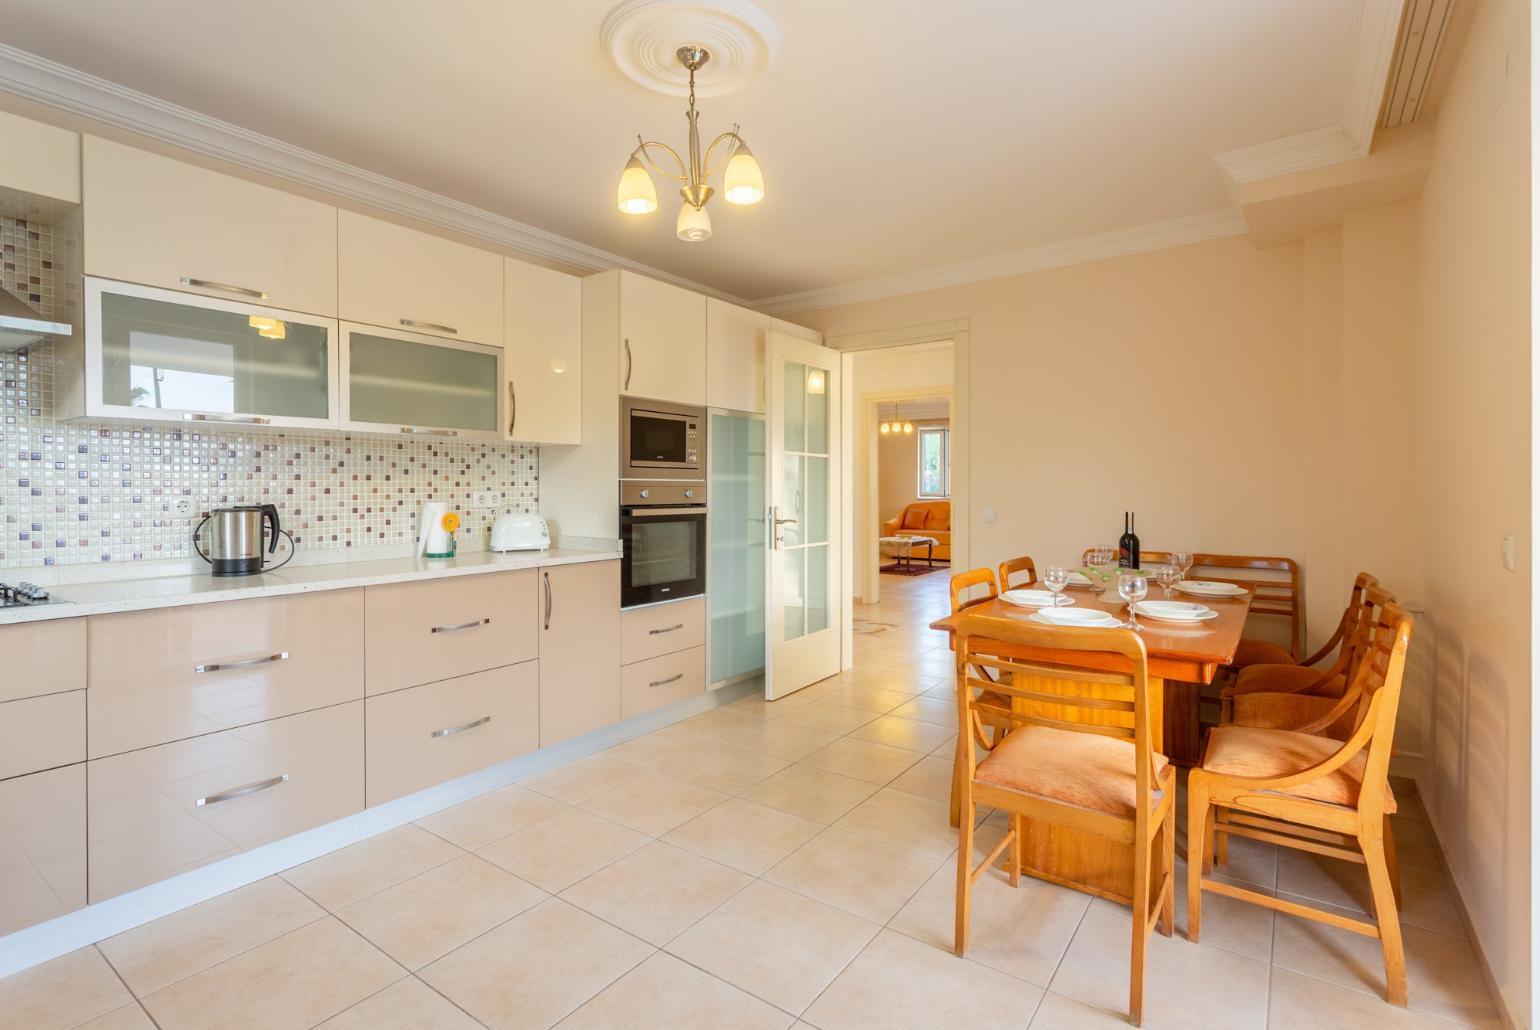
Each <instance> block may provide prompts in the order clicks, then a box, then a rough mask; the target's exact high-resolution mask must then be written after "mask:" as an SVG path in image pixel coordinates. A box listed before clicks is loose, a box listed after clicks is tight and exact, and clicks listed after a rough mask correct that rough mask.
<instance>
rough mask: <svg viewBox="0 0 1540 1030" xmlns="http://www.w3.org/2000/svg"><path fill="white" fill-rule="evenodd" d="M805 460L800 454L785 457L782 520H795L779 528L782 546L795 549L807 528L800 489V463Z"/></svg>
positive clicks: (804, 507) (802, 495)
mask: <svg viewBox="0 0 1540 1030" xmlns="http://www.w3.org/2000/svg"><path fill="white" fill-rule="evenodd" d="M806 460H807V459H806V458H804V457H802V455H800V454H788V455H786V475H785V479H786V484H785V488H784V490H783V491H782V493H781V513H780V517H781V518H783V519H795V520H796V521H795V522H788V523H786V524H785V525H784V526H782V527H780V528H781V538H782V542H783V546H786V547H796V546H797V545H798V544H800V543H802V541H803V539H804V537H803V533H804V531H805V528H806V526H807V511H806V505H805V504H804V503H803V502H804V499H805V497H804V494H803V488H802V467H803V465H802V463H803V462H804V461H806Z"/></svg>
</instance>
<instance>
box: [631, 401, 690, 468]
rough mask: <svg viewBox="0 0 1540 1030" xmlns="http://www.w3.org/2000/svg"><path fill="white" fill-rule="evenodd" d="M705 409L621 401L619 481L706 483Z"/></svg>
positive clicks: (669, 404) (663, 402) (661, 402)
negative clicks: (661, 480)
mask: <svg viewBox="0 0 1540 1030" xmlns="http://www.w3.org/2000/svg"><path fill="white" fill-rule="evenodd" d="M705 468H706V409H705V408H700V407H695V406H693V405H689V404H671V403H669V402H668V401H650V400H643V399H642V398H640V397H622V398H621V399H620V478H621V479H702V480H703V479H705V478H706V473H705Z"/></svg>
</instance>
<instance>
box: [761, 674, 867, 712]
mask: <svg viewBox="0 0 1540 1030" xmlns="http://www.w3.org/2000/svg"><path fill="white" fill-rule="evenodd" d="M854 682H855V679H854V678H853V677H849V674H847V673H840V674H839V675H838V676H830V677H829V678H828V679H825V680H819V681H818V682H817V683H810V684H808V685H807V686H805V687H803V688H802V689H801V690H799V691H797V692H796V693H794V694H787V695H786V696H785V697H782V698H777V699H776V700H775V701H771V702H768V704H769V705H770V706H771V707H773V706H775V705H779V704H784V703H786V702H788V701H796V700H798V699H801V701H802V703H804V704H806V703H807V702H808V701H821V700H823V699H824V698H826V697H828V696H829V695H830V694H832V693H834V692H835V691H836V690H839V689H840V688H842V687H847V686H849V685H850V684H852V683H854Z"/></svg>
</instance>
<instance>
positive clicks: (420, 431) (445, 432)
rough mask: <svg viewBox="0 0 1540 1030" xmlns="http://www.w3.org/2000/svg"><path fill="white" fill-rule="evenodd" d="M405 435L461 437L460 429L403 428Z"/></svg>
mask: <svg viewBox="0 0 1540 1030" xmlns="http://www.w3.org/2000/svg"><path fill="white" fill-rule="evenodd" d="M401 431H402V432H403V433H411V434H412V435H414V436H459V435H460V431H459V430H458V429H425V428H423V427H422V426H402V427H401Z"/></svg>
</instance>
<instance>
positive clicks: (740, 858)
mask: <svg viewBox="0 0 1540 1030" xmlns="http://www.w3.org/2000/svg"><path fill="white" fill-rule="evenodd" d="M822 829H823V824H822V823H817V822H814V821H813V820H811V819H804V818H802V817H801V816H799V815H792V814H791V813H790V812H782V811H781V810H780V809H776V808H769V807H767V806H765V805H760V804H755V803H754V802H752V801H745V800H743V799H742V798H731V799H729V800H727V801H725V802H723V803H722V804H720V805H718V806H717V807H715V808H713V809H711V810H710V811H709V812H705V813H703V814H701V815H698V816H696V817H695V818H694V819H691V820H690V821H689V822H687V823H685V824H684V825H683V826H680V827H678V828H677V829H675V830H673V831H672V832H670V833H669V834H668V835H667V836H666V837H664V838H663V839H664V840H665V841H667V842H668V843H670V844H673V845H675V846H676V847H681V848H684V849H685V850H686V851H692V852H694V853H695V854H697V855H703V856H705V857H706V858H709V859H712V860H713V861H717V862H721V863H722V864H723V865H728V866H732V867H733V868H734V869H737V870H739V871H740V872H745V873H748V874H749V875H750V876H759V875H761V874H763V873H764V872H765V871H766V870H768V869H769V868H770V867H771V866H773V865H775V864H776V863H777V862H779V861H780V860H781V859H783V858H785V857H786V856H787V855H789V854H791V853H792V852H793V851H795V850H796V849H797V848H799V847H801V846H802V845H803V844H805V843H806V842H807V841H808V840H810V839H812V837H813V836H814V835H815V834H816V833H818V831H820V830H822Z"/></svg>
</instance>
